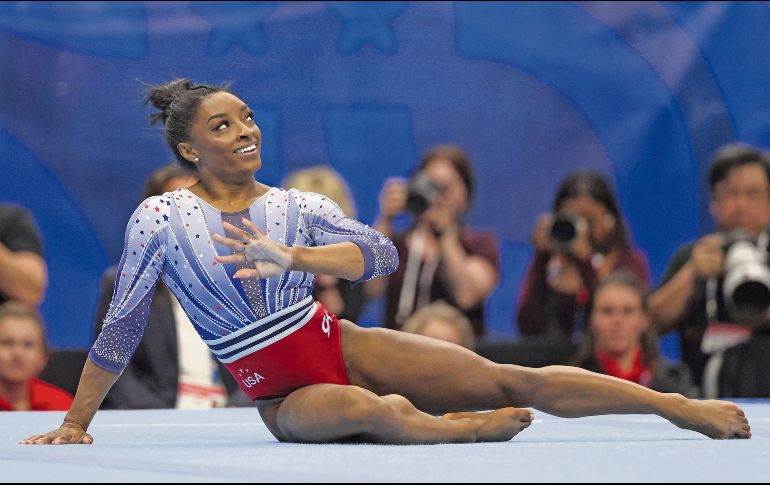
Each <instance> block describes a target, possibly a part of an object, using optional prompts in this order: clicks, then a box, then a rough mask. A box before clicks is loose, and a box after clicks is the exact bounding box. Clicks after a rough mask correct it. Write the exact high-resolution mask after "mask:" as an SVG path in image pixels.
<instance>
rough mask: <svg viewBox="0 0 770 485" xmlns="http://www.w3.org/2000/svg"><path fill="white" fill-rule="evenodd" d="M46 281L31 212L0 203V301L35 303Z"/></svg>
mask: <svg viewBox="0 0 770 485" xmlns="http://www.w3.org/2000/svg"><path fill="white" fill-rule="evenodd" d="M47 285H48V270H47V266H46V263H45V260H44V259H43V242H42V238H41V236H40V231H39V230H38V228H37V225H36V224H35V220H34V219H33V217H32V214H31V213H30V212H29V211H28V210H27V209H25V208H23V207H21V206H17V205H12V204H0V304H2V303H4V302H6V301H8V300H14V301H18V302H21V303H24V304H25V305H29V306H31V307H38V306H40V304H41V303H42V302H43V297H44V296H45V290H46V286H47Z"/></svg>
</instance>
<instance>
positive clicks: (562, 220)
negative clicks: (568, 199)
mask: <svg viewBox="0 0 770 485" xmlns="http://www.w3.org/2000/svg"><path fill="white" fill-rule="evenodd" d="M585 229H586V221H585V219H583V218H582V217H579V216H576V215H574V214H569V213H559V214H556V216H555V217H554V219H553V222H552V223H551V231H550V233H549V239H550V241H551V245H552V246H553V248H554V250H556V251H561V250H566V249H567V248H569V247H570V246H571V245H572V243H574V242H575V240H576V239H577V237H578V234H579V233H580V231H584V230H585Z"/></svg>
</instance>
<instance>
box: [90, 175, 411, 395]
mask: <svg viewBox="0 0 770 485" xmlns="http://www.w3.org/2000/svg"><path fill="white" fill-rule="evenodd" d="M242 217H246V218H247V219H249V220H251V222H252V223H254V224H255V225H256V226H257V227H258V228H260V230H262V231H263V232H264V233H265V234H266V235H267V236H268V237H269V238H270V239H272V240H273V241H275V242H276V243H278V244H282V245H285V246H290V247H291V246H306V247H309V246H322V245H327V244H335V243H340V242H346V241H349V242H353V243H355V244H356V245H357V246H358V247H359V248H360V249H361V252H362V253H363V255H364V266H365V269H364V274H363V276H362V277H361V279H360V280H359V281H358V282H361V281H365V280H368V279H371V278H374V277H376V276H380V275H385V274H389V273H391V272H393V271H394V270H395V269H396V268H397V266H398V254H397V253H396V250H395V248H394V247H393V244H392V243H391V242H390V240H389V239H388V238H387V237H385V236H384V235H382V234H381V233H379V232H377V231H376V230H374V229H372V228H371V227H369V226H367V225H365V224H362V223H360V222H358V221H355V220H353V219H350V218H348V217H346V216H345V214H344V212H343V211H342V210H341V209H340V208H339V206H337V204H335V203H334V202H332V201H331V200H330V199H328V198H326V197H324V196H321V195H319V194H315V193H310V192H299V191H297V190H294V189H292V190H289V191H286V190H283V189H279V188H271V189H270V190H269V191H268V192H267V193H265V194H264V195H262V196H261V197H260V198H259V199H257V200H256V201H255V202H254V203H253V204H252V205H251V206H250V207H249V208H248V209H245V210H244V211H241V212H238V213H223V212H221V211H219V210H218V209H216V208H214V207H212V206H211V205H209V204H208V203H207V202H205V201H204V200H202V199H200V198H198V197H197V196H195V195H194V194H193V193H192V192H190V191H189V190H186V189H179V190H177V191H175V192H168V193H165V194H163V195H161V196H156V197H150V198H149V199H147V200H145V201H144V202H143V203H142V204H140V206H139V207H138V208H137V209H136V211H134V213H133V215H132V216H131V220H130V221H129V224H128V227H127V229H126V239H125V247H124V251H123V257H122V258H121V261H120V266H119V269H118V277H117V281H116V282H115V290H114V293H113V297H112V303H111V304H110V309H109V311H108V312H107V316H106V317H105V320H104V327H103V330H102V333H101V334H100V335H99V337H98V338H97V340H96V342H95V343H94V345H93V347H92V349H91V352H90V353H89V357H90V358H91V360H92V361H93V362H94V363H95V364H96V365H98V366H99V367H101V368H103V369H106V370H108V371H111V372H116V373H119V372H122V370H123V369H124V368H125V367H126V365H128V362H129V360H130V358H131V356H132V355H133V353H134V351H135V350H136V347H137V346H138V345H139V342H140V340H141V338H142V334H143V332H144V326H145V324H146V320H147V313H148V312H149V309H150V301H151V299H152V295H153V293H154V291H155V286H156V283H157V281H158V278H159V277H162V278H163V281H164V282H165V283H166V285H167V286H168V287H169V289H170V290H171V291H172V292H173V293H174V295H175V296H176V298H177V299H178V300H179V303H180V304H181V305H182V308H184V310H185V312H186V313H187V315H188V316H189V317H190V321H191V322H192V323H193V325H194V327H195V329H196V330H197V332H198V334H199V335H200V336H201V338H202V339H203V340H204V341H205V342H206V344H207V345H208V346H209V348H210V349H211V350H212V352H214V354H215V355H216V356H217V358H218V359H219V360H220V361H221V362H222V363H224V364H225V366H227V367H228V369H229V370H230V372H231V373H232V374H233V376H234V377H235V378H236V380H237V381H238V382H239V383H240V385H241V388H242V389H243V390H244V392H246V394H247V395H248V396H249V397H251V398H252V399H255V398H259V397H265V396H276V395H286V394H288V393H289V392H291V391H292V390H294V389H298V388H299V387H304V386H306V385H309V384H315V383H323V382H330V383H337V384H347V383H348V381H347V374H346V372H345V368H344V363H343V361H342V356H341V348H340V340H339V339H340V335H339V332H340V329H339V322H338V321H337V319H336V317H334V316H333V315H330V314H328V312H327V311H326V310H325V308H323V306H322V305H320V304H319V303H317V302H315V301H313V299H312V297H311V294H312V292H313V284H314V277H313V275H312V274H310V273H305V272H301V271H290V272H286V273H283V274H281V275H279V276H275V277H273V278H268V279H248V280H240V279H233V277H232V276H233V274H234V273H235V272H236V271H237V270H238V269H239V268H240V267H243V266H244V265H233V264H221V263H218V262H217V261H216V260H215V259H214V258H215V256H217V255H228V254H231V250H230V248H228V247H227V246H225V245H223V244H220V243H217V242H216V241H214V240H213V239H211V233H217V234H225V232H224V229H223V227H222V223H223V222H224V221H227V222H229V223H230V224H233V225H234V226H237V227H240V228H242V229H244V230H246V231H248V229H247V228H246V227H245V225H244V224H243V222H242V221H241V218H242ZM358 282H356V283H358Z"/></svg>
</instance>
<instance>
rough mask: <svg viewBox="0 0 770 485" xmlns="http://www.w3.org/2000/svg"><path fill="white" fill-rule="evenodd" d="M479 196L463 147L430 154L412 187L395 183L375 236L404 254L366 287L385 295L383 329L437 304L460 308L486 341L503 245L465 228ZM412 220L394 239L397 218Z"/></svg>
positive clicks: (389, 184)
mask: <svg viewBox="0 0 770 485" xmlns="http://www.w3.org/2000/svg"><path fill="white" fill-rule="evenodd" d="M472 196H473V169H472V165H471V160H470V158H469V157H468V155H467V154H466V153H465V152H464V151H463V150H462V149H460V148H459V147H457V146H453V145H440V146H437V147H434V148H432V149H430V150H429V151H428V152H427V153H426V154H425V156H424V157H423V158H422V161H421V163H420V165H419V167H418V169H417V172H416V173H415V175H414V177H413V178H412V179H411V181H410V182H409V183H407V182H406V181H404V180H401V179H389V180H387V181H386V182H385V184H384V186H383V189H382V191H381V192H380V210H379V215H378V217H377V222H376V223H375V226H374V227H375V229H377V230H378V231H380V232H382V233H383V234H385V235H386V236H388V237H389V238H390V239H391V240H392V241H393V243H394V244H395V246H396V249H397V250H398V257H399V261H400V263H399V266H398V269H397V270H396V272H395V273H393V274H391V275H389V276H387V277H383V278H376V279H375V280H372V281H370V282H367V286H368V287H369V289H370V294H372V295H381V294H383V293H384V294H385V298H386V315H385V326H386V327H388V328H395V329H400V328H401V327H402V326H403V324H404V322H406V319H407V318H409V316H410V315H412V314H413V313H414V312H415V311H417V310H419V309H420V308H422V307H424V306H426V305H428V304H430V303H431V302H433V301H436V300H444V301H446V302H447V303H448V304H450V305H452V306H454V307H456V308H458V309H460V311H462V312H463V313H464V314H465V316H466V317H468V319H469V320H470V321H471V324H472V325H473V330H474V333H475V334H476V336H477V337H481V336H483V334H484V331H485V327H484V303H485V301H486V299H487V297H488V296H489V295H490V294H491V293H492V290H494V288H495V286H496V285H497V281H498V278H499V271H500V270H499V267H500V261H499V255H498V244H499V243H498V240H497V238H496V236H495V235H494V234H492V233H490V232H479V231H473V230H471V229H470V228H469V227H468V226H467V225H466V224H465V221H464V217H465V214H466V213H467V212H468V209H469V208H470V204H471V199H472ZM407 211H408V212H409V213H411V214H412V215H413V216H414V219H413V223H412V225H411V226H410V227H409V228H408V229H406V231H403V232H400V233H396V230H395V228H394V219H395V218H396V216H398V215H399V214H403V213H406V212H407Z"/></svg>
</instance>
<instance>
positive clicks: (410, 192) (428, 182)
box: [406, 174, 441, 217]
mask: <svg viewBox="0 0 770 485" xmlns="http://www.w3.org/2000/svg"><path fill="white" fill-rule="evenodd" d="M440 194H441V187H440V186H439V185H438V184H437V183H436V182H434V181H433V180H432V179H430V178H429V177H426V176H424V175H421V174H417V175H415V176H414V177H412V179H411V180H409V185H408V186H407V195H406V211H407V212H409V213H410V214H412V215H413V216H415V217H419V216H420V215H422V213H423V212H425V211H426V210H428V208H429V207H430V206H431V205H433V202H434V201H435V200H436V198H437V197H438V196H439V195H440Z"/></svg>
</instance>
